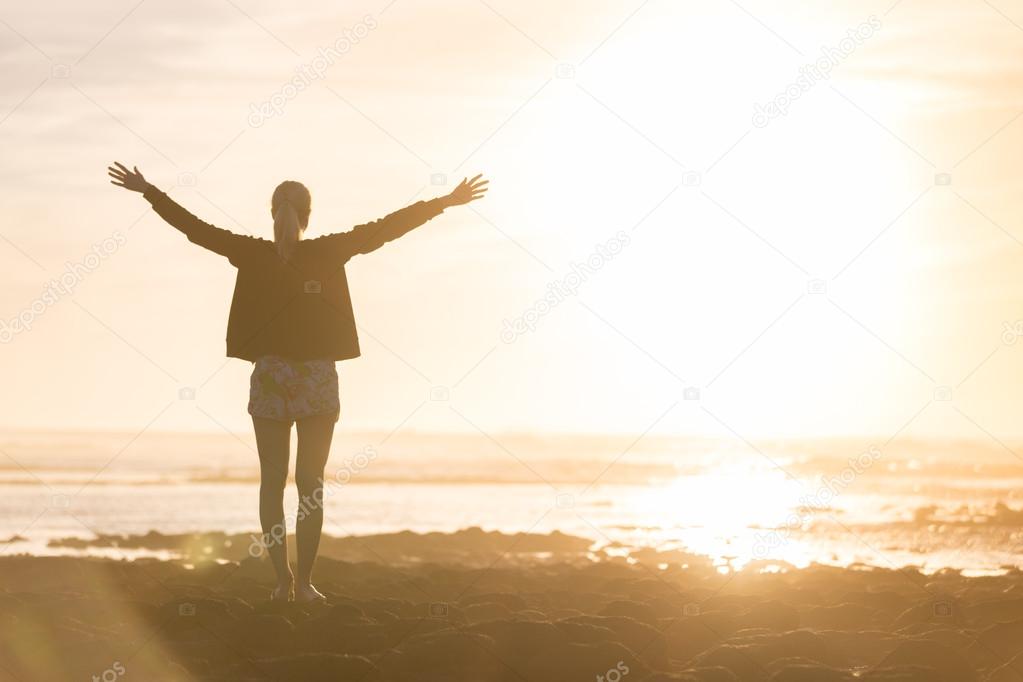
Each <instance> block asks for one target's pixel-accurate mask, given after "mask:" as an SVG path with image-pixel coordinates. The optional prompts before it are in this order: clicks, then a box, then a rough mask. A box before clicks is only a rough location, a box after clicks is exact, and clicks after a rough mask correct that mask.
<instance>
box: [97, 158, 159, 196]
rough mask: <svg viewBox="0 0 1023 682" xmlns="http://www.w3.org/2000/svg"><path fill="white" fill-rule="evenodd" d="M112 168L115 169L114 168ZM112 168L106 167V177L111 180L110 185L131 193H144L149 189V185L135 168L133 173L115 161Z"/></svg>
mask: <svg viewBox="0 0 1023 682" xmlns="http://www.w3.org/2000/svg"><path fill="white" fill-rule="evenodd" d="M114 166H117V167H116V168H115V167H114ZM114 166H107V175H109V176H110V177H111V178H113V180H111V181H110V184H111V185H117V186H118V187H123V188H125V189H129V190H131V191H132V192H145V191H146V189H147V188H148V187H149V183H148V182H146V179H145V178H144V177H142V173H140V172H139V169H138V167H137V166H136V167H135V170H134V172H133V171H130V170H128V168H127V167H126V166H125V165H124V164H122V163H119V162H117V161H114Z"/></svg>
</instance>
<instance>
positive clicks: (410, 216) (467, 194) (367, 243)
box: [320, 174, 490, 261]
mask: <svg viewBox="0 0 1023 682" xmlns="http://www.w3.org/2000/svg"><path fill="white" fill-rule="evenodd" d="M481 177H482V174H480V175H477V176H476V177H474V178H472V179H471V180H469V179H468V178H466V179H463V180H462V182H461V183H459V185H458V186H457V187H455V189H454V190H452V191H451V193H450V194H446V195H444V196H442V197H437V198H436V199H431V200H429V201H417V202H416V203H414V204H412V205H411V206H406V207H405V208H403V209H400V210H398V211H395V212H394V213H390V214H388V215H386V216H384V217H383V218H380V219H379V220H374V221H373V222H371V223H366V224H365V225H357V226H355V227H354V228H352V229H351V230H349V231H348V232H339V233H336V234H330V235H327V236H326V237H320V239H323V240H326V241H327V243H328V244H329V245H330V248H332V249H334V250H335V251H336V253H337V257H338V258H339V259H340V260H342V261H346V260H348V259H349V258H351V257H352V256H354V255H356V254H359V253H369V252H370V251H374V250H376V249H379V248H380V247H381V246H383V245H384V244H386V243H387V242H389V241H393V240H395V239H397V238H398V237H401V236H402V235H405V234H408V233H409V232H411V231H412V230H414V229H415V228H417V227H419V226H420V225H422V224H423V223H425V222H426V221H428V220H430V219H431V218H434V217H436V216H438V215H440V214H441V212H443V211H444V209H446V208H451V207H452V206H461V205H463V204H468V203H469V202H470V201H475V200H476V199H481V198H482V197H483V196H484V195H485V194H486V192H487V185H488V183H489V182H490V181H489V180H481V179H480V178H481Z"/></svg>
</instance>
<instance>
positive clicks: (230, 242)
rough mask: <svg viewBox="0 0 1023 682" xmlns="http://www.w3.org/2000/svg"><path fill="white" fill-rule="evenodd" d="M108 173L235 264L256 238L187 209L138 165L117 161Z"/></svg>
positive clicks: (192, 237) (191, 238)
mask: <svg viewBox="0 0 1023 682" xmlns="http://www.w3.org/2000/svg"><path fill="white" fill-rule="evenodd" d="M107 174H108V175H109V176H110V177H111V178H112V179H111V180H110V183H111V184H113V185H117V186H118V187H124V188H125V189H127V190H130V191H132V192H140V193H141V194H142V196H143V198H145V199H146V201H148V202H149V203H150V204H151V205H152V206H153V210H154V211H156V213H157V214H158V215H159V216H160V217H161V218H163V219H164V220H166V221H167V222H168V223H170V224H171V225H172V226H174V227H176V228H177V229H178V230H180V231H181V232H183V233H184V235H185V236H186V237H188V240H189V241H191V242H192V243H194V244H198V245H199V246H202V247H204V248H207V249H209V250H210V251H213V252H215V253H219V254H220V255H222V256H226V257H227V258H228V259H229V260H230V261H231V262H232V263H233V264H235V265H238V261H239V260H240V259H241V258H242V256H243V254H244V253H246V252H247V251H248V250H249V249H250V248H251V246H252V245H253V244H255V243H256V241H257V240H256V239H255V238H253V237H247V236H244V235H240V234H235V233H234V232H230V231H228V230H224V229H221V228H219V227H214V226H213V225H210V224H209V223H205V222H203V221H201V220H199V219H198V218H196V217H195V216H194V215H192V214H191V213H189V212H188V211H187V210H185V209H184V208H183V207H182V206H181V205H179V204H178V203H177V202H175V201H174V200H173V199H171V198H170V197H169V196H167V195H166V194H164V193H163V192H161V191H160V190H159V189H157V188H156V186H155V185H151V184H150V183H149V182H147V181H146V179H145V177H143V175H142V173H140V172H139V169H138V168H137V167H136V168H134V169H133V170H128V168H127V167H126V166H124V165H123V164H121V163H118V162H116V161H115V162H114V165H113V166H109V167H107Z"/></svg>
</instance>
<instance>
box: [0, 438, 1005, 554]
mask: <svg viewBox="0 0 1023 682" xmlns="http://www.w3.org/2000/svg"><path fill="white" fill-rule="evenodd" d="M292 451H293V453H294V440H293V447H292ZM293 458H294V454H293ZM293 466H294V461H292V467H293ZM258 476H259V470H258V460H257V456H256V451H255V445H254V441H253V439H252V436H251V435H250V434H247V433H246V434H228V433H223V434H173V433H158V432H144V433H141V434H133V433H72V432H49V433H37V432H23V433H8V434H7V435H4V436H3V437H2V438H0V541H4V542H3V544H0V553H6V554H15V553H30V554H40V555H41V554H81V553H94V554H105V553H109V551H110V550H105V549H102V548H91V549H85V550H78V549H69V548H66V547H59V548H58V547H54V546H51V544H50V543H51V541H53V540H56V539H60V538H69V537H76V538H92V537H95V536H96V535H97V534H125V535H130V534H145V533H147V532H149V531H158V532H161V533H183V532H199V531H211V530H219V531H225V532H256V531H258V519H257V493H258V480H259V479H258ZM325 480H326V481H327V488H326V490H327V494H326V502H325V505H326V506H325V520H324V532H325V533H327V534H330V535H339V536H342V535H370V534H377V533H390V532H397V531H402V530H411V531H415V532H432V531H441V532H452V531H457V530H460V529H464V528H470V527H480V528H482V529H484V530H498V531H503V532H508V533H517V532H527V531H528V532H534V533H547V532H551V531H554V530H559V531H562V532H564V533H569V534H573V535H579V536H583V537H586V538H589V539H591V540H592V541H593V543H594V548H601V547H603V548H606V549H607V550H608V551H610V552H617V553H622V554H628V553H629V551H630V550H634V549H636V548H646V547H653V548H658V549H676V548H681V549H685V550H687V551H691V552H696V553H699V554H706V555H708V556H711V557H712V558H713V559H714V560H715V561H716V562H717V563H718V564H719V565H721V566H722V567H728V566H730V567H733V568H741V567H742V566H745V565H746V564H748V563H750V562H753V561H761V560H763V561H774V562H787V563H789V564H792V565H795V566H806V565H808V564H810V563H814V562H816V563H823V564H830V565H838V566H850V565H854V564H866V565H873V566H885V567H892V566H920V567H922V568H923V569H924V570H927V571H937V570H941V569H944V568H954V569H961V570H964V571H965V572H967V573H975V574H984V573H992V572H999V571H1000V570H1003V569H1004V568H1006V567H1009V566H1020V565H1021V560H1020V557H1021V555H1023V511H1021V508H1023V492H1021V491H1023V461H1021V460H1020V459H1019V458H1018V457H1017V456H1016V455H1015V453H1014V452H1012V451H1011V450H1009V449H1008V447H1005V448H996V447H990V446H987V445H984V444H979V443H971V442H955V443H949V442H940V443H938V442H927V441H913V440H901V441H896V442H892V443H874V442H871V441H870V440H869V439H845V440H837V439H836V440H828V441H800V442H795V441H776V442H764V443H760V442H757V443H746V442H742V441H715V440H707V439H687V438H668V437H662V436H648V437H645V438H641V439H638V440H637V439H636V438H635V437H623V436H595V435H593V436H576V435H552V436H542V437H541V436H527V435H520V434H508V435H496V436H483V435H476V434H470V435H466V434H456V435H442V434H417V433H400V434H394V435H388V434H384V433H380V434H376V433H349V432H346V431H345V430H344V429H343V427H342V428H339V430H338V433H337V435H336V437H335V442H334V446H333V448H332V454H331V459H330V462H329V463H328V466H327V472H326V476H325ZM296 506H297V494H296V493H295V490H294V487H293V486H289V489H288V494H287V497H286V509H287V510H289V511H291V512H293V511H294V510H295V508H296ZM126 553H127V550H119V551H118V552H117V556H124V555H125V554H126ZM147 553H148V554H158V553H155V552H147V551H135V552H134V554H147Z"/></svg>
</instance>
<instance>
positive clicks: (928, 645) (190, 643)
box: [0, 529, 1023, 682]
mask: <svg viewBox="0 0 1023 682" xmlns="http://www.w3.org/2000/svg"><path fill="white" fill-rule="evenodd" d="M324 540H325V541H324V545H323V555H322V556H321V559H320V561H319V563H318V566H317V571H316V583H317V585H318V587H319V588H320V589H321V590H322V591H323V592H324V593H326V594H327V595H328V596H329V602H328V603H327V604H312V605H295V604H274V603H270V602H269V601H268V599H267V596H268V593H269V589H270V587H271V585H272V582H273V580H272V574H271V571H270V569H269V566H268V565H267V563H266V562H265V561H264V560H262V559H261V558H259V557H252V556H249V552H248V542H249V539H248V538H247V537H246V536H231V537H228V536H223V535H220V534H208V535H201V536H191V535H182V536H164V535H160V534H156V533H151V534H148V535H144V536H136V537H130V538H124V537H121V538H115V537H105V538H98V539H97V540H95V541H91V542H85V543H82V544H84V545H95V546H103V547H106V548H107V549H109V548H110V547H113V546H115V545H116V546H117V547H123V548H125V549H159V550H169V551H173V552H176V553H180V555H181V558H180V559H175V560H157V559H137V560H134V561H128V560H115V559H109V558H95V557H33V556H12V554H14V553H15V552H17V543H13V544H12V545H11V546H10V547H9V548H8V550H7V555H6V556H4V557H2V558H0V576H3V594H2V595H0V622H2V627H0V666H2V668H0V679H11V680H24V681H35V680H74V679H83V680H89V679H98V680H107V681H110V680H120V679H124V680H253V681H255V680H303V681H305V680H309V681H318V680H367V681H370V680H379V681H390V680H395V681H397V680H403V681H404V680H423V681H425V682H430V681H434V680H436V681H440V680H474V681H490V680H501V681H509V682H511V681H513V680H517V681H522V680H525V681H527V682H545V681H548V680H549V681H552V682H553V681H558V682H564V681H568V680H580V681H582V680H606V681H607V682H619V681H620V680H629V681H632V680H635V681H636V682H660V681H668V680H689V681H693V682H695V681H700V682H731V681H733V680H740V681H747V680H748V681H754V682H756V681H765V682H766V681H773V682H832V681H847V682H853V681H854V680H869V681H872V682H879V681H882V680H884V681H895V680H899V681H902V682H924V681H927V682H931V681H938V682H971V681H977V682H1023V573H1020V572H1019V571H1018V570H1011V571H1009V572H1008V573H1006V574H1005V575H1000V576H989V577H964V576H962V575H961V574H959V573H958V572H956V571H944V572H940V573H937V574H933V575H925V574H922V573H920V572H918V571H916V570H913V569H903V570H886V569H880V568H867V567H859V566H853V567H849V568H834V567H826V566H816V565H815V566H810V567H808V568H805V569H794V568H790V567H784V566H781V567H779V566H778V565H777V564H772V568H771V569H770V570H764V569H766V568H767V567H766V566H764V565H761V564H754V565H750V566H748V567H746V568H745V569H744V570H742V571H740V572H722V571H720V570H719V569H718V568H716V567H714V566H713V565H711V563H710V562H709V561H707V560H706V559H704V558H701V557H698V556H694V555H689V554H686V553H683V552H678V551H672V552H665V553H658V552H654V551H650V550H647V551H640V552H638V553H633V555H632V559H633V561H631V562H630V561H627V560H626V559H624V558H622V557H614V556H610V555H608V553H606V552H599V553H596V554H594V553H591V552H589V551H588V549H587V548H588V546H589V542H588V541H586V540H583V539H581V538H574V537H571V536H567V535H562V534H554V535H530V534H518V535H505V534H500V533H484V532H482V531H479V530H478V529H474V530H466V531H461V532H459V533H454V534H439V533H436V534H425V535H417V534H413V533H398V534H392V535H384V536H372V537H362V538H325V539H324ZM58 544H59V543H58ZM72 544H74V543H72V542H70V541H69V542H67V543H64V545H65V546H70V545H72ZM612 553H613V552H612Z"/></svg>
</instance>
